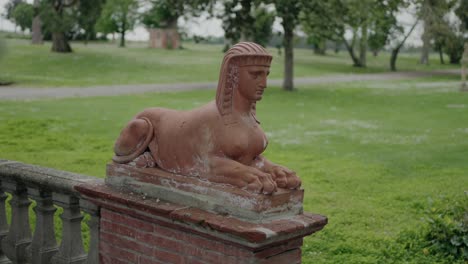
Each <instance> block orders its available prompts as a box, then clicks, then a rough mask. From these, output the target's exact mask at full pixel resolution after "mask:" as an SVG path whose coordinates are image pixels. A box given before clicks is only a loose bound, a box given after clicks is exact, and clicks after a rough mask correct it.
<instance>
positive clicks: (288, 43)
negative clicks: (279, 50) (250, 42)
mask: <svg viewBox="0 0 468 264" xmlns="http://www.w3.org/2000/svg"><path fill="white" fill-rule="evenodd" d="M304 1H306V0H304ZM271 2H272V3H273V4H274V5H275V8H276V13H277V15H278V17H280V18H281V19H282V21H281V25H282V26H283V31H284V32H283V46H284V80H283V89H284V90H286V91H292V90H293V89H294V81H293V78H294V50H293V40H294V30H295V28H296V26H297V25H298V24H299V22H300V20H299V14H300V12H301V10H302V8H303V1H301V0H271Z"/></svg>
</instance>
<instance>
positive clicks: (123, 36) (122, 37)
mask: <svg viewBox="0 0 468 264" xmlns="http://www.w3.org/2000/svg"><path fill="white" fill-rule="evenodd" d="M119 47H122V48H123V47H125V30H122V32H120V44H119Z"/></svg>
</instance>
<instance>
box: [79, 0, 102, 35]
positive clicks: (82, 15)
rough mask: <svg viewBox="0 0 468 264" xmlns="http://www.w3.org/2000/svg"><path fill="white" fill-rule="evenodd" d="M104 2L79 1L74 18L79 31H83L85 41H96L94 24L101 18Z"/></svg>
mask: <svg viewBox="0 0 468 264" xmlns="http://www.w3.org/2000/svg"><path fill="white" fill-rule="evenodd" d="M104 2H105V0H80V2H79V4H78V6H77V9H76V16H77V22H78V26H79V28H80V29H83V30H84V32H85V33H84V34H85V40H92V39H96V29H95V27H96V23H97V21H98V19H99V17H100V16H101V12H102V8H103V5H104Z"/></svg>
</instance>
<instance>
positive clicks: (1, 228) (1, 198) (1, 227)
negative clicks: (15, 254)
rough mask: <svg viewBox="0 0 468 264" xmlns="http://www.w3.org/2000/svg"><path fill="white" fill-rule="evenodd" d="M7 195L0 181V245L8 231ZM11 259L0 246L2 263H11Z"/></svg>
mask: <svg viewBox="0 0 468 264" xmlns="http://www.w3.org/2000/svg"><path fill="white" fill-rule="evenodd" d="M7 197H8V196H7V195H6V194H5V192H4V191H3V188H2V185H1V182H0V245H1V242H2V240H3V239H4V238H5V237H6V235H7V233H8V223H7V219H6V211H5V201H6V199H7ZM10 263H11V261H10V260H9V259H8V258H7V257H6V256H5V254H4V253H3V249H2V247H1V246H0V264H10Z"/></svg>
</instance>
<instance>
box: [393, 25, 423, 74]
mask: <svg viewBox="0 0 468 264" xmlns="http://www.w3.org/2000/svg"><path fill="white" fill-rule="evenodd" d="M418 22H419V20H416V21H415V22H414V23H413V25H412V26H411V28H410V30H409V31H408V32H407V33H406V34H403V40H402V41H400V42H398V43H397V44H396V46H395V47H394V48H392V53H391V55H390V70H391V71H396V70H397V68H396V61H397V58H398V54H399V53H400V50H401V48H402V47H403V45H404V44H405V42H406V40H407V39H408V37H409V36H410V35H411V33H413V31H414V29H415V28H416V25H417V24H418ZM396 31H398V32H401V33H404V28H403V27H397V29H396Z"/></svg>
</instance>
